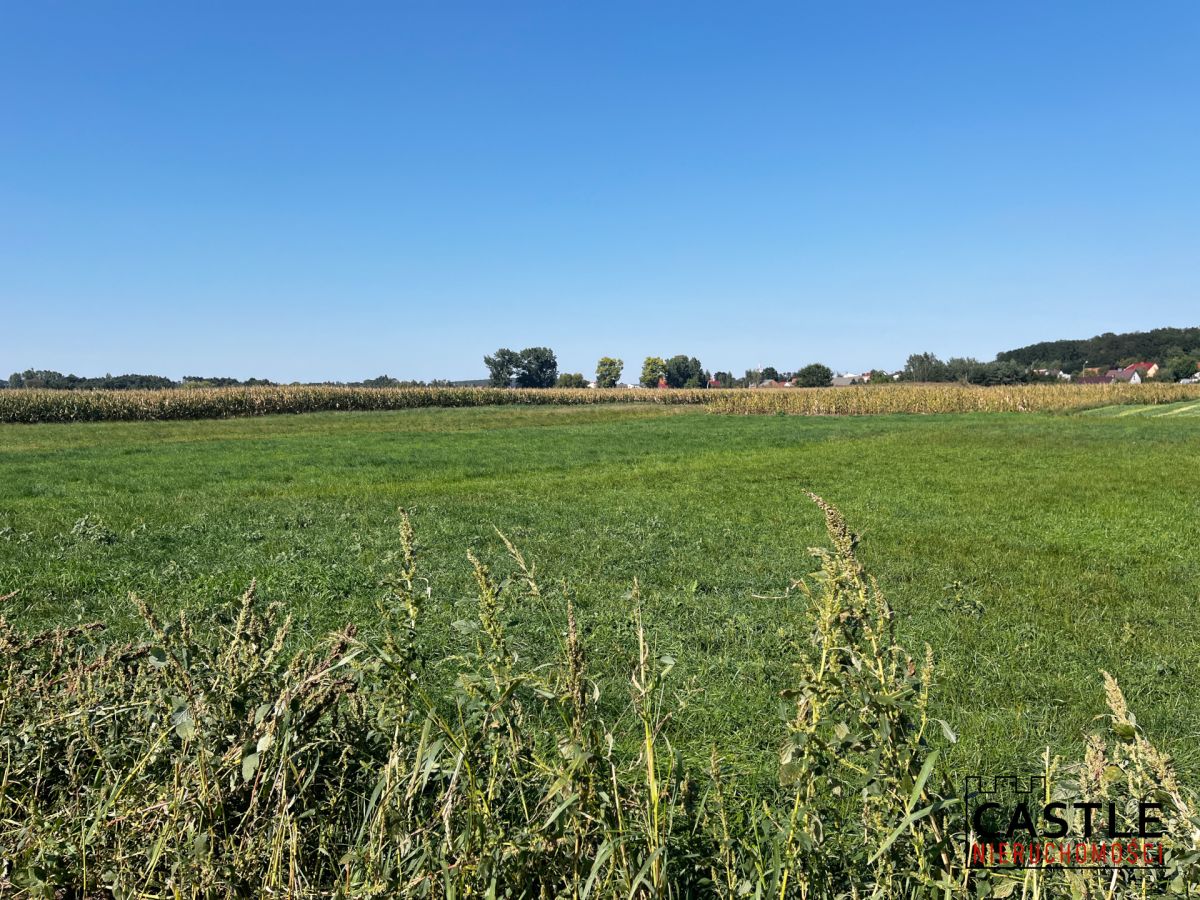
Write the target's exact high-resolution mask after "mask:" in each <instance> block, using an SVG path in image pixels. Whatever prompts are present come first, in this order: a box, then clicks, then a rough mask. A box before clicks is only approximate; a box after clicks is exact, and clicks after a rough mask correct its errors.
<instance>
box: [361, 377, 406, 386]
mask: <svg viewBox="0 0 1200 900" xmlns="http://www.w3.org/2000/svg"><path fill="white" fill-rule="evenodd" d="M399 386H400V382H399V380H397V379H395V378H393V377H392V376H391V375H380V376H378V377H376V378H368V379H367V380H366V381H364V382H363V387H399Z"/></svg>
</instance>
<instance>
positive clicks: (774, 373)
mask: <svg viewBox="0 0 1200 900" xmlns="http://www.w3.org/2000/svg"><path fill="white" fill-rule="evenodd" d="M758 380H759V381H778V380H779V371H778V370H777V369H776V368H775V367H774V366H765V367H764V368H763V370H762V371H761V372H760V373H759V379H758Z"/></svg>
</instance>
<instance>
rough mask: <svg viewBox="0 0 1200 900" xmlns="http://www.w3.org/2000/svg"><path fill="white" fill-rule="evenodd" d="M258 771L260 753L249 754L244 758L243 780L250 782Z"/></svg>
mask: <svg viewBox="0 0 1200 900" xmlns="http://www.w3.org/2000/svg"><path fill="white" fill-rule="evenodd" d="M257 771H258V752H257V751H255V752H254V753H247V754H246V755H245V756H243V757H242V780H243V781H250V780H251V779H252V778H254V773H255V772H257Z"/></svg>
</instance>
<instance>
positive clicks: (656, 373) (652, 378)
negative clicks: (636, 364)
mask: <svg viewBox="0 0 1200 900" xmlns="http://www.w3.org/2000/svg"><path fill="white" fill-rule="evenodd" d="M666 374H667V362H666V360H664V359H663V358H662V357H661V356H647V357H646V360H645V362H643V363H642V377H641V382H642V385H643V386H644V387H658V380H659V379H660V378H662V377H663V376H665V375H666Z"/></svg>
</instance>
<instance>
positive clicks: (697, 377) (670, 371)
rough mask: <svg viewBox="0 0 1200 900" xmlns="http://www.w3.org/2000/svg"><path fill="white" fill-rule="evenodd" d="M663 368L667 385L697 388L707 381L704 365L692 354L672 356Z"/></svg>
mask: <svg viewBox="0 0 1200 900" xmlns="http://www.w3.org/2000/svg"><path fill="white" fill-rule="evenodd" d="M664 369H665V371H664V373H663V374H664V375H665V376H666V379H667V387H673V388H698V387H704V386H705V385H706V384H707V383H708V379H707V378H706V377H705V373H704V367H703V366H701V365H700V360H698V359H696V357H694V356H692V357H687V356H683V355H679V356H672V357H671V358H670V359H668V360H667V363H666V366H665V367H664Z"/></svg>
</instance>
